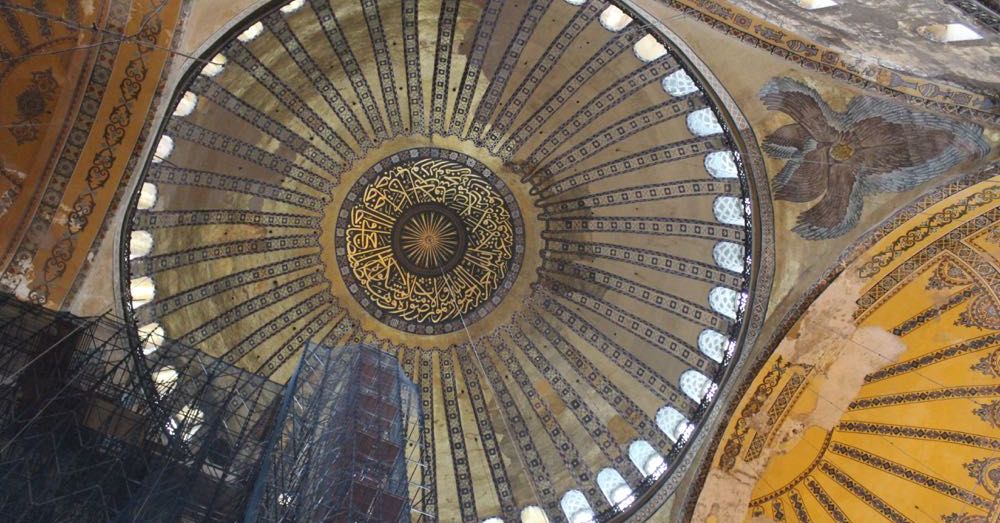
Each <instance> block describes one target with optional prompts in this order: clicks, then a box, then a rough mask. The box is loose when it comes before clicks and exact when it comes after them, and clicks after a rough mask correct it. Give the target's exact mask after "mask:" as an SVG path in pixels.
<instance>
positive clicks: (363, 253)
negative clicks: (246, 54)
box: [336, 148, 524, 334]
mask: <svg viewBox="0 0 1000 523" xmlns="http://www.w3.org/2000/svg"><path fill="white" fill-rule="evenodd" d="M336 234H337V238H336V239H337V248H336V254H337V262H338V265H339V266H340V272H341V275H342V276H343V277H344V280H345V283H346V284H347V288H348V290H349V291H350V292H351V294H352V295H353V296H354V297H355V299H357V300H358V302H359V303H360V304H361V305H362V306H363V307H364V308H365V310H367V311H368V312H369V313H370V314H372V315H373V316H374V317H376V318H378V319H379V320H380V321H381V322H383V323H385V324H387V325H389V326H391V327H394V328H397V329H400V330H403V331H406V332H411V333H415V334H443V333H447V332H452V331H455V330H457V329H461V328H462V326H463V322H464V324H465V325H468V324H471V323H472V322H475V321H477V320H479V319H481V318H483V317H485V316H486V315H487V314H488V313H489V312H490V311H491V310H493V309H494V308H495V307H496V306H497V305H499V304H500V301H501V300H502V299H503V296H504V295H505V294H506V293H507V291H509V290H510V288H511V287H512V286H513V281H514V279H515V277H516V276H517V273H518V271H519V270H520V267H521V260H522V258H523V254H524V252H523V251H524V241H523V235H524V225H523V221H522V217H521V213H520V211H519V209H518V206H517V203H516V201H515V199H514V196H513V194H511V191H510V189H509V188H508V187H507V185H506V184H505V183H504V182H503V181H502V180H501V179H500V178H499V177H498V176H497V175H496V174H495V173H493V172H492V171H491V170H490V169H489V168H487V167H486V166H485V165H483V164H482V163H480V162H478V161H476V160H474V159H473V158H471V157H469V156H466V155H464V154H462V153H458V152H455V151H449V150H444V149H437V148H418V149H410V150H407V151H402V152H400V153H397V154H394V155H392V156H390V157H388V158H386V159H384V160H382V161H381V162H379V163H377V164H375V165H374V166H372V168H371V169H369V170H368V171H367V172H366V173H365V174H363V175H362V176H361V177H360V178H359V179H358V181H357V182H355V184H354V185H353V186H352V187H351V189H350V191H349V192H348V193H347V197H346V199H345V201H344V204H343V206H342V207H341V209H340V213H339V215H338V219H337V232H336Z"/></svg>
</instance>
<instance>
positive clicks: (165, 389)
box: [152, 365, 178, 396]
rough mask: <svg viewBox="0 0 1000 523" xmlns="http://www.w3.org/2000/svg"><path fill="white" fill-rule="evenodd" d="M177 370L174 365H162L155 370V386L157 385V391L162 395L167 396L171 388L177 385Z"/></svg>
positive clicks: (153, 376)
mask: <svg viewBox="0 0 1000 523" xmlns="http://www.w3.org/2000/svg"><path fill="white" fill-rule="evenodd" d="M177 376H178V374H177V371H176V370H174V368H173V367H171V366H170V365H167V366H165V367H161V368H159V369H157V370H156V372H153V374H152V379H153V386H154V387H156V392H157V393H158V394H159V395H160V396H166V395H167V394H169V393H170V391H171V390H173V388H174V387H175V386H176V385H177Z"/></svg>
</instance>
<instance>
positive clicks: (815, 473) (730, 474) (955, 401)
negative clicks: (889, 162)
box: [693, 167, 1000, 523]
mask: <svg viewBox="0 0 1000 523" xmlns="http://www.w3.org/2000/svg"><path fill="white" fill-rule="evenodd" d="M990 171H991V172H992V174H993V177H992V178H987V179H986V180H985V181H982V182H981V183H977V184H974V185H971V186H968V187H967V186H966V185H965V182H963V181H961V180H959V181H953V182H952V183H950V184H947V185H945V186H944V187H943V188H940V189H937V190H936V191H932V192H931V193H930V194H929V195H927V196H925V197H924V198H922V200H923V202H925V203H921V204H916V205H921V206H926V205H927V203H930V204H931V205H930V206H929V207H927V208H923V207H916V208H915V210H912V211H911V210H907V211H905V212H901V213H900V214H899V216H898V217H897V218H896V219H894V220H893V221H891V222H889V224H888V225H887V227H886V228H887V229H890V230H891V232H889V233H888V234H887V235H885V236H884V237H883V238H881V239H879V240H878V241H877V242H875V243H874V245H872V246H871V247H870V248H868V249H867V250H866V251H865V252H864V253H863V254H861V255H860V256H859V257H858V258H857V259H856V261H855V262H853V263H852V264H851V265H849V266H848V267H847V268H846V269H845V270H844V272H843V273H842V275H841V276H840V277H839V278H838V279H837V280H836V281H834V283H833V284H832V285H831V286H830V287H828V288H827V289H826V290H825V291H824V292H823V294H822V295H820V297H819V298H818V299H817V300H816V301H815V302H813V303H812V304H811V305H809V308H808V310H807V311H806V312H805V314H804V315H803V316H802V318H801V319H799V320H798V321H797V322H796V323H795V325H794V326H793V327H792V329H791V331H790V332H789V333H788V334H787V336H786V337H785V339H784V340H783V341H782V342H781V344H780V345H779V346H778V348H777V349H776V351H775V353H774V354H773V355H772V356H771V357H770V359H769V360H768V361H767V363H765V365H764V367H763V368H762V369H761V371H760V373H759V374H758V375H757V377H756V378H755V379H754V380H753V382H752V383H751V384H750V388H749V389H748V393H747V394H746V396H745V397H744V399H743V400H742V401H741V402H740V404H739V405H737V407H736V410H735V416H734V418H733V419H732V420H731V421H730V423H729V426H728V427H727V428H726V431H725V433H724V434H723V437H722V440H721V443H720V446H719V449H718V450H717V451H716V453H715V458H714V460H713V462H712V470H711V471H710V472H709V475H708V480H707V482H706V484H705V488H704V489H703V490H702V492H701V494H700V497H699V501H698V505H697V508H696V509H695V512H694V515H693V517H694V519H695V520H697V521H736V520H740V519H742V520H745V521H762V520H766V521H790V522H792V521H794V522H798V523H802V522H811V521H831V520H832V521H896V522H910V521H913V522H916V521H943V522H945V523H986V522H990V521H996V519H997V517H998V516H1000V488H998V482H997V478H998V474H1000V437H998V436H1000V410H998V409H1000V313H998V310H1000V189H998V185H997V183H998V182H1000V178H998V177H997V176H996V172H997V169H996V168H995V167H994V168H993V169H991V170H990ZM723 493H724V495H725V496H726V500H725V502H720V499H721V496H722V495H723Z"/></svg>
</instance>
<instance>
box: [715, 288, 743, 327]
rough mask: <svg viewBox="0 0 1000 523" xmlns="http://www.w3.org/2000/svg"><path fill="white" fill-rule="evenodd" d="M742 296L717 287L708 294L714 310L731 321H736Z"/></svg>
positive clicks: (728, 289) (730, 290)
mask: <svg viewBox="0 0 1000 523" xmlns="http://www.w3.org/2000/svg"><path fill="white" fill-rule="evenodd" d="M739 303H740V294H739V293H738V292H736V291H734V290H732V289H730V288H728V287H716V288H714V289H712V292H709V293H708V304H709V305H710V306H711V307H712V310H714V311H715V312H718V313H719V314H721V315H723V316H725V317H727V318H729V319H731V320H735V319H736V311H737V310H738V308H739Z"/></svg>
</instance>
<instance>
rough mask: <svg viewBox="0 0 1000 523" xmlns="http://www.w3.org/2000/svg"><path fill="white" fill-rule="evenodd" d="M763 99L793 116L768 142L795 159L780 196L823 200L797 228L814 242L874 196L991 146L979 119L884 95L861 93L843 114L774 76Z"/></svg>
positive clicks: (780, 181) (844, 228) (778, 186)
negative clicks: (959, 118) (927, 108)
mask: <svg viewBox="0 0 1000 523" xmlns="http://www.w3.org/2000/svg"><path fill="white" fill-rule="evenodd" d="M760 98H761V101H763V102H764V105H765V106H766V107H767V108H768V109H769V110H772V111H780V112H782V113H784V114H786V115H788V116H789V117H790V118H791V119H792V120H793V122H792V123H790V124H787V125H784V126H782V127H780V128H778V129H777V130H775V131H774V132H773V133H771V135H769V136H768V137H767V138H766V139H765V140H764V151H765V152H766V153H767V154H768V155H770V156H771V157H773V158H777V159H781V160H787V161H786V162H785V165H784V167H783V168H782V169H781V171H780V172H779V173H778V175H777V177H775V179H774V181H773V184H774V194H775V198H777V199H779V200H784V201H789V202H795V203H809V202H815V203H814V204H813V205H812V206H811V207H810V208H808V209H806V210H805V211H803V212H801V213H800V214H799V216H798V219H797V222H796V225H795V227H794V228H793V229H792V230H793V231H795V232H796V233H798V234H799V235H800V236H802V237H803V238H806V239H809V240H825V239H830V238H836V237H838V236H842V235H843V234H845V233H847V232H848V231H850V230H851V229H853V228H854V227H855V226H856V225H857V223H858V220H859V218H860V217H861V212H862V209H863V207H864V199H865V197H866V196H869V195H873V194H878V193H885V192H902V191H907V190H910V189H912V188H914V187H916V186H917V185H920V184H921V183H924V182H926V181H928V180H931V179H933V178H934V177H936V176H939V175H941V174H944V173H945V172H946V171H948V169H950V168H952V167H954V166H955V165H958V164H960V163H962V162H964V161H966V160H969V159H974V158H981V157H983V156H985V155H986V154H987V153H988V152H989V150H990V147H989V145H988V143H987V142H986V140H985V139H984V138H983V129H982V128H981V127H979V126H978V125H975V124H972V123H968V122H958V121H954V120H950V119H948V118H944V117H940V116H937V115H933V114H928V113H922V112H917V111H913V110H910V109H908V108H906V107H904V106H902V105H899V104H897V103H894V102H891V101H888V100H883V99H881V98H874V97H871V96H855V97H854V98H853V99H851V100H850V102H848V104H847V110H846V111H844V112H838V111H835V110H833V109H832V108H830V106H829V105H828V104H827V103H826V101H824V100H823V98H822V97H820V95H819V93H817V92H816V91H815V90H813V89H812V88H810V87H808V86H806V85H804V84H802V83H800V82H798V81H796V80H793V79H791V78H775V79H773V80H771V81H770V82H768V83H767V85H765V86H764V88H763V89H761V91H760Z"/></svg>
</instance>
